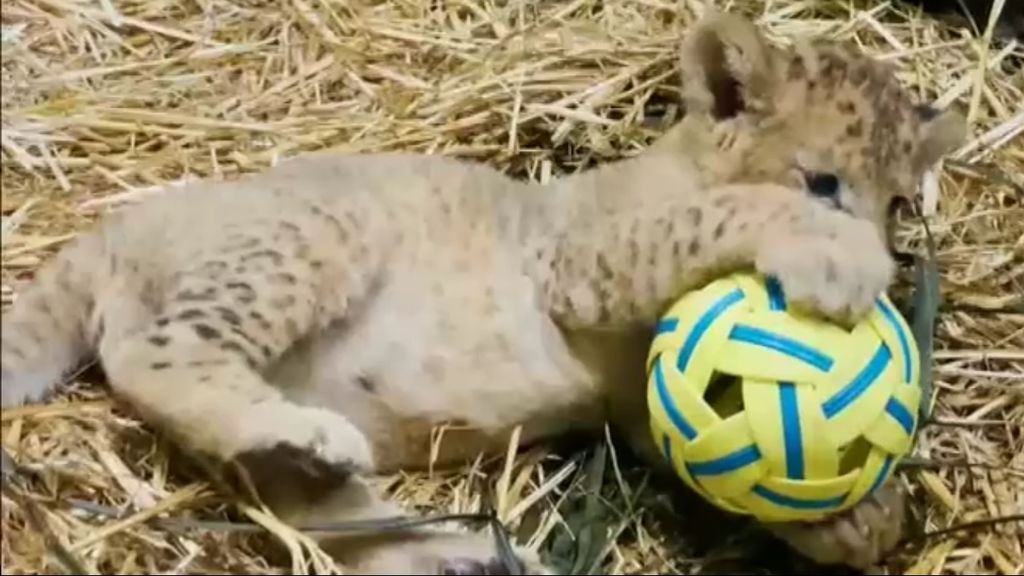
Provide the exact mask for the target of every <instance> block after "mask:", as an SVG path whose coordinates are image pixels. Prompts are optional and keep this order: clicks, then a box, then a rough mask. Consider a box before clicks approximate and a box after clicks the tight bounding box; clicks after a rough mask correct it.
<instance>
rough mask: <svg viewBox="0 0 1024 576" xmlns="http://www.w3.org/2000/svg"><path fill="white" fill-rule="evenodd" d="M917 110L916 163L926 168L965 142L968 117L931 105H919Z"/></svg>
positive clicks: (921, 167) (919, 166) (920, 167)
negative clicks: (918, 122)
mask: <svg viewBox="0 0 1024 576" xmlns="http://www.w3.org/2000/svg"><path fill="white" fill-rule="evenodd" d="M915 111H916V113H917V115H918V119H919V121H920V124H919V125H918V130H917V137H918V145H917V152H916V154H915V155H914V163H915V164H916V165H917V167H918V168H919V169H925V168H929V167H931V166H932V165H934V164H935V163H936V162H938V161H939V160H940V159H941V158H942V157H943V156H945V155H946V154H948V153H950V152H952V151H953V150H954V149H955V148H957V147H958V146H960V145H961V144H963V143H964V140H965V139H966V138H967V128H966V126H965V124H966V119H965V118H964V117H963V115H962V114H960V113H958V112H955V111H953V110H936V109H935V108H932V107H931V106H918V107H917V108H916V110H915Z"/></svg>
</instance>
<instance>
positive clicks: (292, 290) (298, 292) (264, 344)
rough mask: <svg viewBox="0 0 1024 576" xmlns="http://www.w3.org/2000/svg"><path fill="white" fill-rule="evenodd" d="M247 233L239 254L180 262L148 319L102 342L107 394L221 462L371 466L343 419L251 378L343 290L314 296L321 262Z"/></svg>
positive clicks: (304, 468) (323, 468)
mask: <svg viewBox="0 0 1024 576" xmlns="http://www.w3.org/2000/svg"><path fill="white" fill-rule="evenodd" d="M252 238H253V239H254V240H252V242H250V244H252V245H246V246H245V247H244V250H243V251H242V252H241V253H239V252H238V251H237V250H236V251H232V250H231V249H230V247H228V248H225V249H224V250H221V251H218V252H215V253H213V254H212V255H209V254H208V255H207V256H208V257H207V258H205V259H200V260H199V261H198V262H196V261H193V263H190V264H189V265H188V268H187V269H185V270H182V271H180V272H179V273H178V274H176V275H175V276H173V278H174V280H173V281H172V282H171V283H170V285H169V286H168V287H167V290H164V294H166V296H165V297H163V299H162V305H161V306H159V307H158V310H157V312H158V313H157V314H156V315H155V316H154V317H153V318H151V319H147V320H148V322H147V323H146V324H143V325H142V326H141V327H140V328H139V329H136V330H132V331H130V332H127V333H126V332H123V331H120V332H111V333H108V334H106V335H105V336H104V337H103V338H102V339H101V341H100V357H101V360H102V362H103V366H104V369H105V371H106V373H107V376H108V379H109V382H110V385H111V387H112V389H113V390H114V391H115V393H116V394H117V395H118V396H119V397H121V398H124V399H126V400H128V401H129V402H130V403H131V404H133V405H134V406H135V407H136V408H137V409H139V410H140V412H141V413H142V414H143V416H144V417H146V418H148V419H150V420H152V421H153V423H154V424H157V425H160V426H162V427H163V428H164V429H165V430H166V431H167V432H169V433H170V435H171V436H172V437H174V438H175V439H176V440H177V441H179V442H180V443H181V444H182V446H183V448H185V449H186V450H192V451H196V452H201V453H205V454H207V455H210V456H213V457H216V458H218V459H221V460H224V461H228V460H234V459H238V458H241V459H242V460H244V459H245V458H246V457H250V456H253V455H254V454H258V453H261V452H266V451H271V452H273V453H276V454H278V455H279V456H281V458H280V460H281V463H282V465H288V464H291V465H292V466H293V467H294V468H296V469H294V470H287V469H282V470H279V472H280V473H282V474H289V473H299V474H305V475H309V474H312V475H319V476H324V475H330V476H335V475H341V476H345V475H347V474H348V473H349V472H351V470H352V469H353V468H355V469H367V468H370V467H371V466H372V454H371V449H370V447H369V443H368V442H367V440H366V439H365V437H364V436H363V434H362V433H361V432H360V431H359V430H358V429H357V428H355V426H353V425H352V424H351V423H350V422H349V421H348V419H346V418H345V417H343V416H341V415H339V414H337V413H334V412H331V411H328V410H324V409H322V408H317V407H303V406H299V405H297V404H294V403H292V402H290V401H288V400H287V399H286V398H285V397H284V396H283V395H282V394H281V391H279V390H278V389H276V388H274V387H272V386H271V385H269V384H268V383H267V382H266V381H265V380H264V379H263V377H262V375H261V371H262V370H263V369H265V367H266V366H268V365H269V364H270V363H271V362H273V361H274V360H275V359H276V358H278V357H279V356H281V355H282V354H283V353H284V352H285V351H286V350H287V349H288V348H289V347H290V346H291V345H292V344H293V343H294V342H295V341H296V340H297V339H298V338H301V337H302V336H303V335H305V334H307V333H309V332H310V331H311V330H314V329H317V327H318V322H319V321H320V320H321V319H323V318H337V317H340V316H341V315H343V314H344V312H345V310H340V309H335V308H338V305H332V303H331V302H347V301H348V299H347V298H336V297H334V296H337V293H336V292H337V290H341V289H342V288H343V287H341V286H338V287H335V289H334V290H333V291H332V292H331V293H329V294H328V295H324V294H318V291H317V281H318V280H319V278H320V276H318V274H323V273H324V272H325V271H324V270H323V268H324V267H326V266H327V265H326V264H323V263H319V262H317V263H314V261H311V260H309V259H301V258H294V257H291V254H294V253H295V250H294V249H295V248H297V246H288V245H280V240H278V241H277V242H278V243H277V244H274V245H259V244H258V243H257V241H256V240H255V239H256V237H255V236H253V237H252ZM339 252H340V250H339ZM286 254H287V255H288V256H285V255H286ZM328 300H329V301H328ZM111 315H112V316H116V311H111Z"/></svg>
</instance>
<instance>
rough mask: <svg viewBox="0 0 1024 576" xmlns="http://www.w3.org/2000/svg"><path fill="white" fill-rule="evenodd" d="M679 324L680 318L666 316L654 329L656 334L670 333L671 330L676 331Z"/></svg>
mask: <svg viewBox="0 0 1024 576" xmlns="http://www.w3.org/2000/svg"><path fill="white" fill-rule="evenodd" d="M678 326H679V319H678V318H665V319H663V320H661V321H660V322H658V326H657V328H655V329H654V334H655V336H657V335H659V334H668V333H669V332H675V331H676V328H677V327H678Z"/></svg>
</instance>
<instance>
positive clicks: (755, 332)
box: [729, 324, 834, 372]
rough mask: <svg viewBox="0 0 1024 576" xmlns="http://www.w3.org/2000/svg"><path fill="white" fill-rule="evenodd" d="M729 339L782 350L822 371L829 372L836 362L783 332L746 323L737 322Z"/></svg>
mask: <svg viewBox="0 0 1024 576" xmlns="http://www.w3.org/2000/svg"><path fill="white" fill-rule="evenodd" d="M729 339H730V340H735V341H737V342H745V343H747V344H754V345H757V346H762V347H764V348H769V349H771V350H775V351H776V352H781V353H783V354H786V355H787V356H792V357H793V358H796V359H797V360H800V361H802V362H806V363H807V364H810V365H811V366H814V367H815V368H817V369H818V370H821V371H822V372H828V371H829V370H831V369H832V364H834V361H833V360H832V358H831V357H829V356H828V355H826V354H823V353H821V352H819V351H817V350H815V349H814V348H811V347H809V346H807V345H806V344H803V343H801V342H797V341H796V340H793V339H792V338H787V337H785V336H782V335H781V334H775V333H773V332H768V331H767V330H762V329H760V328H755V327H753V326H748V325H746V324H737V325H735V326H733V328H732V332H730V333H729Z"/></svg>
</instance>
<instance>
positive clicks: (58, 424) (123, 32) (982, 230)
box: [2, 0, 1024, 574]
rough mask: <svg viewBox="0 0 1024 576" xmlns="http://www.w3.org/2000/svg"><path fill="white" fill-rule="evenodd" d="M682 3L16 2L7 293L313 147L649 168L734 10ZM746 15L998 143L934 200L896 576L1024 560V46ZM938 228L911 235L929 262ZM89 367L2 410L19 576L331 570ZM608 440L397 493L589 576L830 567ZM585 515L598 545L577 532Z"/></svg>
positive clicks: (426, 481)
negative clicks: (877, 59)
mask: <svg viewBox="0 0 1024 576" xmlns="http://www.w3.org/2000/svg"><path fill="white" fill-rule="evenodd" d="M1015 1H1017V0H1008V2H1007V3H1012V2H1015ZM679 4H680V5H679V6H677V4H676V2H674V1H671V0H617V1H616V2H600V1H597V0H572V1H566V2H538V1H531V0H523V1H521V2H508V3H506V2H497V1H492V0H485V1H481V2H475V1H458V0H450V1H442V2H438V1H427V0H392V1H390V2H343V1H340V0H280V1H277V2H261V1H257V0H251V1H244V0H239V1H234V0H196V1H194V2H172V1H166V0H120V1H119V0H99V1H98V2H86V1H85V0H3V2H2V6H3V17H2V22H3V39H2V44H3V67H2V74H3V76H2V80H3V96H2V114H3V117H2V118H3V136H2V145H3V146H2V147H3V173H2V184H3V205H2V211H3V215H4V222H3V299H4V303H5V304H7V303H9V302H10V301H11V299H12V298H13V297H14V293H15V291H16V290H17V287H18V286H19V285H20V283H21V282H22V281H23V280H24V279H27V278H28V277H29V276H30V275H31V272H32V270H33V269H34V268H35V267H36V266H37V265H38V264H39V262H40V261H41V260H42V259H44V258H46V257H47V256H48V254H50V253H51V252H52V251H53V250H54V249H56V248H57V247H59V246H60V245H61V243H62V242H64V241H65V240H67V239H68V238H69V236H70V235H72V234H74V233H75V232H76V231H78V230H81V229H82V228H83V227H84V226H86V225H87V224H88V223H89V222H91V221H92V220H93V219H94V218H95V217H96V216H97V215H100V214H102V213H103V212H105V211H107V210H110V209H113V208H116V207H117V206H118V205H119V204H121V203H123V202H128V201H132V200H133V199H137V198H140V197H142V196H144V195H146V194H149V193H152V192H153V191H154V190H155V189H157V188H158V187H160V186H161V185H165V184H167V183H175V182H181V181H183V180H186V179H191V178H197V177H232V176H233V175H235V174H238V173H240V172H243V171H250V170H258V169H260V168H262V167H265V166H267V165H268V164H269V163H271V162H273V161H274V160H275V159H277V158H279V157H282V156H287V155H291V154H295V153H297V152H300V151H303V150H310V149H315V148H322V147H332V146H333V147H338V148H339V149H344V150H384V149H405V150H419V151H429V152H436V153H445V154H454V155H459V156H463V157H468V158H475V159H478V160H480V161H486V162H490V163H493V164H495V165H497V166H500V167H503V168H505V169H507V170H508V171H509V172H510V173H512V174H515V175H517V176H521V177H530V178H547V177H549V176H550V175H551V174H557V173H559V172H562V171H565V170H574V169H577V168H579V167H583V166H588V165H591V164H593V163H595V162H601V161H606V160H610V159H614V158H616V157H620V156H622V155H624V154H629V153H632V152H633V151H635V150H637V149H638V148H639V147H641V146H643V145H644V144H645V143H646V142H648V141H649V138H650V137H651V135H653V134H655V133H656V132H657V131H658V130H659V129H660V127H661V126H663V121H664V120H665V119H670V118H672V117H673V116H674V115H675V114H676V110H675V108H674V102H675V86H674V83H675V78H674V76H673V50H674V47H675V44H676V39H677V37H678V34H679V30H680V28H681V27H684V26H686V25H687V24H688V23H690V22H692V21H693V20H694V18H695V16H696V15H697V14H699V13H700V11H701V10H702V9H703V6H704V5H705V4H706V3H705V2H702V1H701V0H687V1H684V2H681V3H679ZM997 4H999V3H998V2H997ZM360 6H361V7H360ZM729 6H730V9H733V10H741V11H744V12H747V13H751V14H756V15H757V17H758V19H759V21H760V22H761V23H762V24H763V25H764V26H765V27H766V29H767V30H770V31H771V32H772V34H773V35H774V36H775V37H777V38H778V39H779V40H780V41H785V38H786V37H787V36H789V35H792V34H814V35H824V36H829V37H840V38H845V39H852V40H854V41H856V42H858V43H859V44H860V45H862V46H863V47H864V48H865V49H866V50H868V51H869V52H871V53H873V54H876V55H879V56H881V57H883V58H885V59H887V60H889V61H891V62H893V63H894V64H895V65H896V66H897V67H898V69H899V71H900V75H901V77H902V79H903V80H905V81H906V83H907V85H908V86H910V87H912V89H913V90H914V91H915V92H916V93H918V94H920V96H921V97H922V98H925V99H928V100H938V102H939V103H940V104H942V105H947V104H953V105H956V106H958V107H961V108H962V109H964V110H966V111H968V112H969V116H970V121H971V126H972V139H971V141H970V142H969V143H968V144H966V145H965V146H964V148H963V149H962V150H960V151H959V152H958V153H956V154H955V155H954V156H953V158H951V159H950V160H948V161H947V162H946V164H945V169H944V170H943V172H942V174H941V175H940V178H939V183H940V187H941V196H939V197H937V198H936V197H931V198H926V202H925V204H926V207H927V206H929V205H932V204H934V202H935V201H937V202H938V204H937V212H936V213H934V214H933V215H932V216H931V217H930V222H931V230H932V232H933V233H934V234H935V237H936V241H937V242H938V247H939V263H940V270H941V272H942V275H943V280H942V289H943V293H944V297H945V303H944V305H943V308H942V312H941V316H940V318H939V327H938V334H937V349H936V352H935V370H936V372H935V375H936V387H935V390H934V397H933V398H932V402H933V404H934V412H933V418H934V422H933V423H932V425H930V426H929V427H927V428H926V429H925V431H924V433H923V436H922V439H921V443H920V446H919V449H918V453H917V454H916V455H915V458H914V459H913V460H912V462H911V465H910V466H908V467H906V468H905V469H903V471H902V472H901V477H902V479H903V481H905V482H906V483H907V485H908V486H909V487H910V489H911V490H912V493H913V501H914V505H913V509H914V512H915V514H914V518H915V522H914V528H913V530H912V536H911V537H910V538H909V540H908V542H907V544H906V545H905V546H904V547H902V548H901V549H900V550H899V551H898V552H897V553H896V554H894V555H893V556H892V557H891V558H889V559H888V560H887V562H886V563H885V565H883V566H880V567H878V571H880V572H886V573H916V574H969V573H970V574H979V573H980V574H996V573H1001V574H1021V573H1022V572H1024V542H1022V538H1024V536H1022V534H1024V528H1022V522H1020V521H1019V518H1020V516H1019V515H1020V514H1022V513H1024V380H1022V374H1024V301H1022V297H1021V294H1024V201H1022V196H1024V137H1022V136H1021V135H1020V133H1021V130H1022V129H1024V107H1022V105H1021V103H1022V102H1024V72H1022V70H1021V61H1022V60H1021V59H1022V58H1024V51H1022V48H1021V46H1019V45H1005V44H1003V45H995V44H991V43H990V42H988V41H986V40H985V39H983V38H982V39H978V38H977V37H976V36H972V35H971V34H969V33H968V31H967V30H964V29H954V28H951V27H949V26H947V25H945V24H942V23H939V22H937V21H934V20H931V19H929V18H925V17H922V16H921V15H920V14H918V13H916V12H914V11H913V10H912V9H908V8H906V7H902V6H899V5H893V4H892V3H889V2H881V1H878V2H849V1H847V0H831V1H829V0H821V1H817V2H814V1H811V0H774V1H773V2H764V3H762V2H757V1H754V0H746V1H743V0H737V1H734V2H731V3H730V4H729ZM981 28H982V30H984V23H981ZM171 193H173V192H171ZM922 237H923V232H922V228H921V227H920V226H919V225H917V224H916V223H914V222H907V223H905V225H903V226H902V228H901V236H900V238H901V241H902V242H903V243H904V244H905V245H906V246H907V247H909V248H910V249H913V250H919V249H920V243H921V239H922ZM80 380H82V381H81V382H77V383H76V385H75V386H73V387H72V388H71V389H70V390H69V391H68V392H67V393H65V394H63V395H62V396H61V398H60V399H59V400H58V401H57V403H55V404H54V405H52V406H45V407H27V408H23V409H18V410H10V411H5V412H4V413H3V445H4V447H5V448H6V449H7V450H8V451H9V452H10V453H11V454H12V455H13V456H14V458H15V460H17V461H18V463H19V464H20V465H21V466H23V467H24V468H25V469H26V470H28V471H30V472H31V475H30V477H29V478H27V479H26V478H23V479H21V480H19V481H18V482H17V484H18V485H19V486H20V488H19V490H20V492H21V493H22V495H23V496H24V497H23V498H20V499H19V500H20V501H18V502H15V500H12V499H11V498H9V494H8V492H7V491H5V492H4V498H3V539H2V552H3V572H4V573H5V574H6V573H16V574H24V573H54V572H57V571H61V570H62V568H61V564H60V560H59V559H58V558H57V557H55V556H54V554H53V550H55V549H56V548H55V543H59V544H62V545H63V547H65V548H66V549H67V550H68V551H69V554H70V556H72V557H73V561H75V562H78V563H80V565H81V568H82V569H84V570H86V571H87V572H92V573H139V572H142V573H208V574H209V573H229V572H242V573H251V574H261V573H287V572H288V571H290V570H297V571H302V570H305V569H307V567H308V566H298V567H296V566H292V565H291V564H290V563H289V561H288V559H287V558H285V559H284V560H283V561H280V560H278V561H276V563H273V562H271V561H270V560H268V559H266V558H264V557H263V556H261V555H260V554H259V552H260V550H262V549H263V547H264V544H265V543H264V540H263V539H262V536H260V535H258V534H255V535H254V534H248V533H241V532H235V531H224V530H221V529H220V528H223V526H222V525H219V524H200V523H198V521H216V520H224V519H226V518H229V517H237V513H236V512H237V510H236V509H235V507H233V506H232V505H231V503H230V502H226V501H225V499H224V498H223V497H221V496H218V494H217V492H216V491H214V490H212V489H210V488H209V487H208V486H206V485H205V484H204V483H202V482H197V481H195V480H194V477H191V476H184V475H183V474H182V473H181V471H180V470H179V469H178V466H176V465H175V464H172V462H170V461H169V451H168V448H167V446H166V445H165V444H164V443H163V442H162V441H161V440H160V439H159V438H157V437H155V436H154V435H152V434H151V432H150V431H149V430H147V429H146V428H145V427H143V426H141V425H140V424H139V422H138V421H136V420H135V419H133V418H131V417H129V416H127V415H125V413H123V412H121V411H120V410H119V409H118V408H117V407H116V406H114V405H113V404H112V403H111V402H110V400H109V399H108V398H107V396H106V395H105V393H104V391H103V388H102V387H100V386H97V384H98V382H97V381H96V379H95V378H82V379H80ZM590 448H593V446H591V447H590ZM595 453H596V452H595V451H594V450H593V449H590V450H584V451H582V452H579V454H580V455H581V458H577V459H573V458H572V457H568V456H566V454H567V453H566V452H564V451H563V452H561V453H558V454H555V453H552V454H545V453H544V452H543V451H541V450H534V451H530V452H525V453H523V454H520V455H519V456H518V457H516V458H514V459H509V460H507V461H506V460H504V459H497V460H496V461H494V462H483V463H481V464H480V465H479V466H477V467H474V468H473V469H471V470H465V471H460V472H458V473H452V474H440V473H437V474H419V475H409V476H401V477H394V478H384V479H381V483H382V484H384V485H385V486H386V487H387V489H388V490H390V491H391V492H392V493H394V494H395V495H396V497H397V498H400V499H401V500H403V501H405V502H407V503H409V504H410V505H411V506H415V507H417V508H418V509H420V510H448V511H476V510H480V509H481V508H482V507H483V506H485V504H486V502H487V500H486V498H485V493H488V492H489V493H495V494H498V498H497V500H498V503H497V504H498V512H499V513H500V514H501V515H502V517H503V518H504V519H505V520H507V521H508V522H510V524H511V525H512V526H513V527H514V528H515V530H516V533H517V534H518V535H519V537H520V539H521V541H522V542H529V543H531V544H532V545H534V546H538V547H542V548H544V549H545V550H547V549H549V548H551V549H552V551H553V553H554V554H555V556H556V557H558V558H562V559H563V565H564V566H567V567H568V566H571V564H564V562H566V561H567V560H564V559H565V558H569V559H570V560H571V559H572V551H573V550H576V551H580V550H582V552H580V553H579V554H580V555H579V558H578V559H577V562H578V563H579V564H580V565H583V564H589V563H593V562H595V559H597V564H598V565H599V567H600V568H601V570H603V571H604V572H612V573H697V572H700V573H725V572H729V573H751V574H753V573H758V574H767V573H783V572H790V571H806V570H809V567H807V566H806V565H804V564H803V563H802V562H801V561H800V560H799V559H797V558H795V557H794V556H793V555H792V554H789V553H788V552H786V551H785V550H782V549H780V547H779V546H778V545H776V544H774V543H773V542H772V541H770V540H767V539H765V538H764V537H762V536H760V535H759V534H758V533H757V532H756V531H751V530H748V529H747V525H746V524H744V523H742V522H739V521H733V520H727V519H723V518H722V517H721V516H712V518H715V519H713V520H710V521H709V520H707V519H705V516H704V514H705V512H706V510H703V509H702V507H701V506H700V505H699V503H694V502H682V501H680V500H679V499H678V498H670V497H669V494H670V493H671V492H672V490H671V487H652V486H647V485H646V484H645V475H644V471H643V470H642V469H641V468H637V467H635V466H633V465H631V464H630V463H629V462H628V461H627V458H626V456H625V455H624V454H616V453H612V455H617V458H616V459H608V460H606V461H604V465H605V468H606V469H607V471H608V473H607V474H605V475H600V474H597V473H596V472H597V471H599V470H600V469H601V468H600V464H601V460H600V459H596V458H591V455H593V454H595ZM568 454H570V455H571V452H569V453H568ZM584 469H590V470H591V472H592V473H590V474H582V473H581V471H582V470H584ZM597 492H599V493H600V497H599V498H598V497H594V494H595V493H597ZM684 500H685V498H684ZM563 504H564V505H563ZM1014 515H1018V516H1017V518H1018V522H1016V523H1013V522H1010V521H1008V519H1009V518H1012V517H1013V516H1014ZM679 517H681V518H683V521H682V522H674V521H673V518H679ZM994 518H995V519H999V518H1002V520H1001V521H991V520H990V519H994ZM182 520H186V521H191V523H189V522H186V523H185V524H182V523H181V522H180V521H182ZM173 521H178V523H177V524H175V523H174V522H173ZM40 527H42V528H43V529H42V530H39V529H38V528H40ZM586 528H589V529H590V530H589V531H587V530H585V529H586ZM949 528H955V530H953V531H951V532H943V531H944V530H946V529H949ZM568 529H575V530H581V531H582V532H579V534H581V537H580V538H579V539H578V540H577V541H576V543H575V544H573V543H572V542H570V541H569V540H567V538H566V534H567V530H568ZM605 537H607V541H605V540H604V538H605ZM552 542H554V544H553V545H552V546H549V545H550V544H551V543H552ZM605 542H607V545H605ZM587 546H590V549H589V550H590V551H589V552H587V549H586V547H587ZM577 573H578V572H577Z"/></svg>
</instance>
